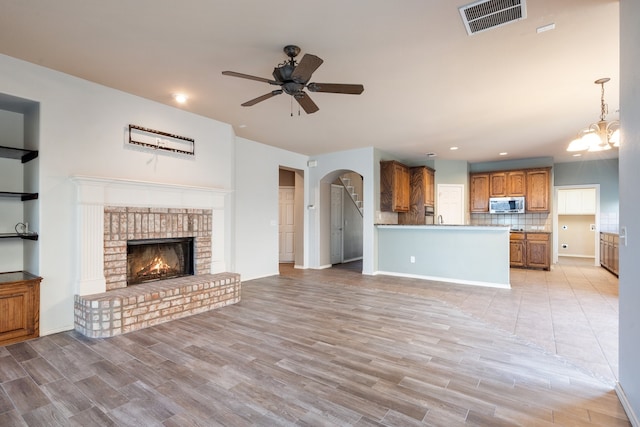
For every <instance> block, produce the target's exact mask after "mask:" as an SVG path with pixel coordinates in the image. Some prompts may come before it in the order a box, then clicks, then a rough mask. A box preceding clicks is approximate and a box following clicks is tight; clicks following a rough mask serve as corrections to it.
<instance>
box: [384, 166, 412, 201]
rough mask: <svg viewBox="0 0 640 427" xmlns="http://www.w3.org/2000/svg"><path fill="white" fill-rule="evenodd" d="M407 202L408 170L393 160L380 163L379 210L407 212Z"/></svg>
mask: <svg viewBox="0 0 640 427" xmlns="http://www.w3.org/2000/svg"><path fill="white" fill-rule="evenodd" d="M409 202H410V177H409V168H408V167H407V166H405V165H403V164H402V163H400V162H396V161H394V160H392V161H383V162H380V210H381V211H385V212H408V211H409Z"/></svg>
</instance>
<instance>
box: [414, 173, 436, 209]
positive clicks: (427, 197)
mask: <svg viewBox="0 0 640 427" xmlns="http://www.w3.org/2000/svg"><path fill="white" fill-rule="evenodd" d="M418 174H419V176H420V181H421V184H422V193H423V194H424V205H425V206H435V204H436V197H435V175H436V171H434V170H433V169H431V168H429V167H426V166H422V167H420V168H418Z"/></svg>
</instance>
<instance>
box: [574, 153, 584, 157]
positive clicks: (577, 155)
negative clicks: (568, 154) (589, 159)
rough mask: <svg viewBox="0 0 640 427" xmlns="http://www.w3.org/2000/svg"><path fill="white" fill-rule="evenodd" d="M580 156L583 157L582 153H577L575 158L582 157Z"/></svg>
mask: <svg viewBox="0 0 640 427" xmlns="http://www.w3.org/2000/svg"><path fill="white" fill-rule="evenodd" d="M580 156H582V153H576V154H574V155H573V157H580Z"/></svg>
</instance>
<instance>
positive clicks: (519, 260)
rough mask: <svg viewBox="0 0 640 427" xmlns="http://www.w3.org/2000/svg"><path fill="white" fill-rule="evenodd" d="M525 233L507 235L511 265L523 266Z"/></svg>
mask: <svg viewBox="0 0 640 427" xmlns="http://www.w3.org/2000/svg"><path fill="white" fill-rule="evenodd" d="M525 246H526V244H525V234H524V233H511V235H510V236H509V265H510V266H511V267H524V266H525V264H526V262H527V260H526V258H525V250H526V248H525Z"/></svg>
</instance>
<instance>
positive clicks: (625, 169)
mask: <svg viewBox="0 0 640 427" xmlns="http://www.w3.org/2000/svg"><path fill="white" fill-rule="evenodd" d="M638 19H640V2H638V1H637V0H621V1H620V125H621V128H622V141H621V147H620V230H621V231H622V228H623V227H626V230H627V242H626V245H625V244H624V243H623V242H621V244H620V282H619V283H620V297H619V301H620V303H619V304H620V330H619V340H620V346H619V359H620V368H619V378H620V384H619V390H618V394H619V395H621V396H623V404H626V409H627V412H628V413H629V415H630V417H631V418H632V422H633V423H634V424H633V425H635V426H637V425H640V424H639V418H638V417H639V416H640V363H638V361H639V360H640V310H638V302H639V301H640V286H639V284H638V278H639V277H640V263H638V259H640V221H638V212H640V197H639V196H640V189H639V188H638V183H639V182H640V168H639V167H638V165H640V120H638V117H640V73H639V72H638V70H639V69H640V49H638V40H640V27H639V26H638Z"/></svg>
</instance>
